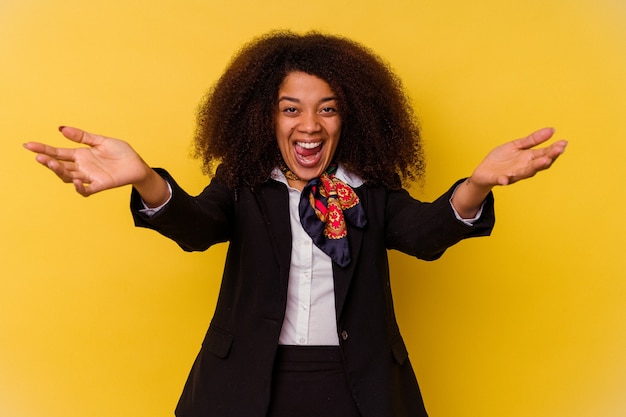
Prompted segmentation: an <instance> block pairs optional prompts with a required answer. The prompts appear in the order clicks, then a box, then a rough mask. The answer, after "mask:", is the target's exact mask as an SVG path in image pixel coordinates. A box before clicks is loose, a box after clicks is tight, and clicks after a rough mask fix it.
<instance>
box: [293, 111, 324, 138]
mask: <svg viewBox="0 0 626 417" xmlns="http://www.w3.org/2000/svg"><path fill="white" fill-rule="evenodd" d="M319 117H320V116H319V115H318V114H317V113H315V112H304V113H302V116H301V118H300V123H299V124H298V130H299V131H301V132H304V133H313V132H317V131H319V130H320V128H321V125H320V123H319V119H318V118H319Z"/></svg>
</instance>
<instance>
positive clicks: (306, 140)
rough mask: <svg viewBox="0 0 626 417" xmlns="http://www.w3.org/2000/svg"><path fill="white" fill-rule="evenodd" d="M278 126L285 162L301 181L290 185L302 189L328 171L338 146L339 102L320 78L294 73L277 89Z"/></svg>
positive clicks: (277, 137) (279, 146) (277, 135)
mask: <svg viewBox="0 0 626 417" xmlns="http://www.w3.org/2000/svg"><path fill="white" fill-rule="evenodd" d="M275 125H276V140H277V142H278V148H279V149H280V153H281V155H282V157H283V161H284V162H285V165H287V168H289V170H290V171H291V172H292V173H294V174H295V175H296V176H297V177H298V178H299V179H300V181H289V184H290V185H292V186H294V187H296V188H299V189H302V187H303V186H304V185H305V184H306V182H308V181H309V180H310V179H312V178H316V177H319V176H320V175H321V174H322V173H323V172H324V171H325V170H326V168H327V167H328V165H329V164H330V162H331V161H332V159H333V156H334V154H335V150H336V149H337V145H338V144H339V136H340V135H341V117H340V115H339V111H338V109H337V98H336V97H335V94H334V93H333V91H332V90H331V88H330V86H329V85H328V83H327V82H326V81H324V80H322V79H321V78H318V77H316V76H314V75H310V74H307V73H304V72H291V73H289V74H288V75H287V76H286V77H285V79H284V80H283V83H282V84H281V86H280V88H279V89H278V109H277V111H276V118H275Z"/></svg>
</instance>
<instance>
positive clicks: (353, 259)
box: [333, 187, 367, 320]
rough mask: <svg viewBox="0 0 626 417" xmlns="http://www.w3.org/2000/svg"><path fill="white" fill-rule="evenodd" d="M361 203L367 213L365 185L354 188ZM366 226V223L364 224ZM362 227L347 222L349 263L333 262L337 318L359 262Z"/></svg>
mask: <svg viewBox="0 0 626 417" xmlns="http://www.w3.org/2000/svg"><path fill="white" fill-rule="evenodd" d="M354 191H355V192H356V193H357V195H358V196H359V199H360V201H361V203H360V204H362V205H363V209H364V210H365V212H366V213H367V198H366V187H359V188H355V190H354ZM365 227H367V225H366V226H365ZM363 233H364V229H359V228H357V227H352V226H350V224H348V243H349V245H350V263H349V264H348V265H347V266H346V267H345V268H342V267H340V266H339V265H337V264H336V263H334V262H333V279H334V283H335V309H336V311H337V320H339V318H340V317H341V312H342V311H343V306H344V302H345V300H346V296H347V294H348V290H349V289H350V284H351V283H352V280H353V277H354V271H355V269H356V265H357V264H358V262H359V254H360V252H361V242H362V240H363Z"/></svg>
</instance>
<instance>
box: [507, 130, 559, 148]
mask: <svg viewBox="0 0 626 417" xmlns="http://www.w3.org/2000/svg"><path fill="white" fill-rule="evenodd" d="M552 135H554V129H553V128H551V127H545V128H543V129H539V130H537V131H536V132H533V133H531V134H530V135H528V136H526V137H525V138H521V139H517V140H515V141H513V143H514V144H515V146H516V147H517V148H518V149H530V148H533V147H535V146H537V145H539V144H542V143H544V142H545V141H547V140H548V139H550V138H551V137H552Z"/></svg>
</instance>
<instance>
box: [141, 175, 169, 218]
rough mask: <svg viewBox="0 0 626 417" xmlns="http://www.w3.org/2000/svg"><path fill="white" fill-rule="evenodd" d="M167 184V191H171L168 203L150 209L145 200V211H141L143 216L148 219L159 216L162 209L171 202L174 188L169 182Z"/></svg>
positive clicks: (142, 202)
mask: <svg viewBox="0 0 626 417" xmlns="http://www.w3.org/2000/svg"><path fill="white" fill-rule="evenodd" d="M165 183H166V184H167V189H168V190H169V191H170V196H169V197H168V198H167V201H166V202H165V203H163V204H161V205H160V206H159V207H148V206H147V205H146V203H145V202H144V201H143V200H141V204H143V209H140V210H139V212H140V213H141V214H144V215H146V216H148V217H152V216H154V215H155V214H157V213H158V212H159V211H161V209H162V208H163V207H165V206H166V205H167V203H169V202H170V200H171V199H172V186H171V185H170V183H169V182H167V181H165Z"/></svg>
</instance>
